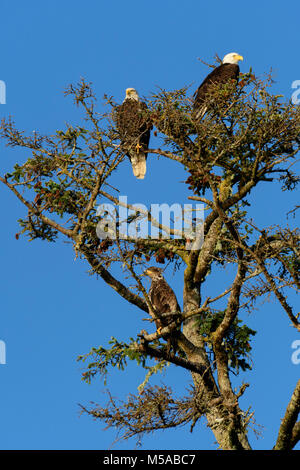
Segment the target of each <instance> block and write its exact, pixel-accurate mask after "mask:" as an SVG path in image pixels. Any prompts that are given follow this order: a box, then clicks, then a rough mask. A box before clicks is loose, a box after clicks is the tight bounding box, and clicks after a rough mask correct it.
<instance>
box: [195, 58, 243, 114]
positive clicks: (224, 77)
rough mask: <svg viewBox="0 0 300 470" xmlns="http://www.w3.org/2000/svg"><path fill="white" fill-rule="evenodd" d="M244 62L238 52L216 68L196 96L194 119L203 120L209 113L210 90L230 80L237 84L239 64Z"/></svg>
mask: <svg viewBox="0 0 300 470" xmlns="http://www.w3.org/2000/svg"><path fill="white" fill-rule="evenodd" d="M240 60H243V57H242V56H241V55H239V54H238V53H237V52H230V53H229V54H226V55H225V57H224V59H223V61H222V64H221V65H219V67H216V68H215V69H214V70H213V71H212V72H211V73H210V74H209V75H207V77H206V78H205V80H204V81H203V82H202V83H201V85H200V86H199V88H198V89H197V91H196V93H195V94H194V117H195V119H201V118H202V117H203V116H204V114H205V113H206V111H207V105H206V103H205V102H206V100H207V98H208V97H209V91H210V89H212V88H214V87H215V86H217V85H218V84H225V83H227V82H229V81H230V80H235V81H236V82H237V80H238V76H239V73H240V68H239V66H238V62H239V61H240Z"/></svg>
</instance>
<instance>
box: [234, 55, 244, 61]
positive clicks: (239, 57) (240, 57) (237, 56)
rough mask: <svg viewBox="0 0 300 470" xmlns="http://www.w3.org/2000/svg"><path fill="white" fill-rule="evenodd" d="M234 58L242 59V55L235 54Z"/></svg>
mask: <svg viewBox="0 0 300 470" xmlns="http://www.w3.org/2000/svg"><path fill="white" fill-rule="evenodd" d="M235 59H236V60H244V57H243V56H242V55H239V54H237V55H236V56H235Z"/></svg>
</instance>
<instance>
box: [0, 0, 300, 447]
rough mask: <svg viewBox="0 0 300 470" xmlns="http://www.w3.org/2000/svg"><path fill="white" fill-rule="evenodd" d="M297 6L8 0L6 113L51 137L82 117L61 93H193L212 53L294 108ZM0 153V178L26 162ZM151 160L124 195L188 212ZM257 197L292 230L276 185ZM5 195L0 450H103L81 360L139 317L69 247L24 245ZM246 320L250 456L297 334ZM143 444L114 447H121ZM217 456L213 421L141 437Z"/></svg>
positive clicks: (279, 393) (182, 378)
mask: <svg viewBox="0 0 300 470" xmlns="http://www.w3.org/2000/svg"><path fill="white" fill-rule="evenodd" d="M299 10H300V7H299V2H298V1H296V0H295V1H289V2H283V1H278V0H277V1H272V2H262V1H257V0H253V1H251V2H241V1H230V2H228V1H227V2H225V1H221V0H218V1H214V2H201V1H199V0H186V1H184V2H183V1H177V0H160V1H158V0H151V2H149V1H144V0H139V1H137V0H135V1H132V0H128V1H126V2H125V1H121V0H118V1H116V0H111V1H110V2H107V1H106V2H104V1H101V0H85V1H84V2H82V1H79V0H72V1H71V0H64V1H58V0H52V1H51V2H40V1H37V0H29V1H26V2H23V1H20V0H16V1H14V2H11V1H8V0H2V2H1V19H0V22H1V26H0V38H1V67H0V79H1V80H4V81H5V83H6V86H7V104H6V105H0V115H1V117H3V116H8V115H12V116H13V117H14V120H15V122H16V124H17V126H18V127H19V128H23V129H25V130H26V131H27V132H32V131H33V130H40V131H41V132H42V133H53V132H54V131H55V130H57V129H60V128H62V127H63V126H64V123H65V122H70V123H72V122H76V120H77V119H78V110H77V109H76V108H75V107H74V106H73V105H72V103H71V100H70V99H68V98H64V96H63V91H64V89H65V88H66V87H67V86H68V84H70V83H74V82H77V81H78V80H79V79H80V77H84V78H85V79H86V80H87V81H91V82H93V84H94V89H95V92H96V94H97V96H98V97H99V106H101V97H102V96H103V94H104V93H107V94H110V95H114V97H115V98H116V100H117V101H120V100H121V99H122V98H123V95H124V90H125V88H127V87H129V86H130V87H135V88H137V90H138V91H139V93H140V94H141V95H147V94H149V93H150V92H153V91H155V89H156V86H160V87H163V88H166V89H170V90H171V89H176V88H180V87H182V86H184V85H187V84H192V89H191V92H192V91H193V90H194V89H195V88H196V87H197V86H198V85H199V83H200V82H201V81H202V79H203V78H204V76H205V75H206V74H207V69H206V68H205V66H204V65H203V64H201V62H199V61H198V60H197V58H199V57H201V58H202V59H204V60H207V61H212V58H213V56H214V54H215V53H218V54H219V55H220V56H221V57H222V56H223V55H224V54H225V53H227V52H231V51H237V52H239V53H240V54H242V55H243V56H244V62H242V64H241V68H242V70H244V71H247V70H249V67H250V66H251V67H253V70H254V72H255V73H256V74H258V75H262V74H263V73H265V72H269V71H270V69H271V68H272V70H273V72H274V78H275V80H276V83H275V84H274V92H276V93H282V94H284V95H285V96H286V97H287V98H289V97H290V95H291V83H292V82H293V81H294V80H297V79H300V71H299V60H298V57H299V51H298V49H299V47H298V46H299V13H300V11H299ZM0 154H1V159H0V167H1V170H2V171H7V170H8V169H10V168H11V166H12V165H13V164H14V162H15V161H16V159H18V161H20V162H22V161H24V157H25V156H24V154H23V153H22V152H20V151H19V150H15V151H11V150H9V149H6V148H5V147H4V146H3V145H2V144H1V146H0ZM149 160H150V161H149V165H148V173H147V177H146V179H145V180H144V181H143V182H140V181H137V180H135V179H134V177H133V176H132V174H131V169H130V166H129V163H128V162H127V160H126V161H124V163H123V165H122V167H120V169H119V171H118V173H117V175H116V176H115V182H116V184H119V185H120V186H121V188H122V190H123V194H127V195H128V197H130V199H131V201H132V202H144V201H152V202H180V198H181V194H182V198H184V197H185V196H186V187H185V185H183V184H182V181H183V180H184V179H185V175H184V172H183V170H182V169H181V168H178V167H177V165H176V164H173V165H172V164H171V162H169V161H168V162H165V161H163V160H160V161H159V162H158V160H157V159H156V158H155V157H154V158H152V157H151V158H150V159H149ZM257 195H258V198H257V199H255V201H256V203H254V209H255V211H254V212H256V211H258V219H259V222H260V223H266V224H271V223H276V222H282V221H283V222H284V221H286V219H285V211H286V209H287V207H288V202H289V200H291V199H292V198H291V197H290V195H289V194H283V195H281V194H280V191H279V189H278V187H277V188H275V189H272V190H271V189H270V190H269V192H267V191H266V189H265V188H261V189H258V192H257ZM0 197H1V210H2V217H1V220H2V224H1V232H0V237H1V243H0V247H1V248H0V252H1V272H0V290H1V318H0V339H1V340H3V341H5V343H6V346H7V364H6V365H0V380H1V387H0V416H1V439H0V448H1V449H107V448H108V447H110V446H111V444H112V442H113V440H114V437H115V433H114V432H112V431H110V430H109V431H104V426H103V425H102V424H101V423H100V422H94V421H93V420H92V419H90V418H89V417H87V416H79V407H78V403H82V404H87V403H88V402H89V401H90V400H93V401H95V402H97V401H102V400H104V401H105V397H104V395H103V390H104V385H103V383H102V382H101V381H100V380H97V381H95V382H94V383H93V384H92V385H90V386H88V385H86V384H84V383H83V382H81V380H80V377H81V372H82V370H81V365H80V364H78V363H77V362H76V357H77V356H78V355H79V354H83V353H86V352H88V351H89V350H90V348H91V347H93V346H98V345H107V341H108V339H109V338H110V336H111V335H114V336H116V337H117V338H118V339H120V340H126V339H127V338H128V337H129V336H133V335H134V334H135V332H139V331H140V329H141V328H142V326H143V324H142V322H141V317H142V316H143V314H142V315H141V314H140V313H139V312H138V311H137V309H136V308H134V307H133V306H130V305H128V304H127V303H126V302H125V301H122V300H121V299H119V298H118V296H117V295H116V294H115V292H114V291H112V290H110V289H109V288H108V287H106V286H105V285H104V284H103V283H102V282H101V281H98V280H97V279H96V278H92V277H90V276H88V274H87V272H86V271H87V266H86V265H85V264H84V263H83V262H81V261H78V260H77V261H75V260H74V253H73V252H72V250H71V247H70V246H69V245H66V244H64V243H58V244H47V243H45V242H44V243H42V242H39V241H37V242H32V243H28V241H27V240H26V239H20V240H19V241H17V240H15V238H14V234H15V233H16V232H17V231H18V224H17V222H16V221H17V219H18V218H20V217H22V216H23V215H24V209H23V207H22V206H21V204H20V203H19V202H18V201H17V200H16V199H14V197H13V195H12V194H9V192H8V190H7V189H6V188H4V187H0ZM178 199H179V201H178ZM271 199H272V200H273V203H272V205H270V200H271ZM294 199H295V196H294ZM253 200H254V199H253ZM258 200H259V207H258V206H257V201H258ZM255 204H256V205H255ZM168 280H169V282H170V283H171V284H172V286H173V287H174V289H175V290H176V293H177V295H178V299H179V301H180V303H182V300H181V295H182V294H181V291H180V285H181V284H180V282H181V277H180V275H176V277H174V278H172V277H171V274H170V275H169V278H168ZM214 288H215V287H214V285H213V283H212V284H211V291H213V289H214ZM108 312H109V314H108ZM247 321H248V324H249V326H250V327H252V328H254V329H256V330H258V334H257V336H256V337H255V339H254V343H253V344H254V352H253V359H254V370H253V372H252V373H250V374H245V375H244V376H240V377H239V378H238V379H237V380H235V383H236V384H237V386H238V385H239V384H240V383H241V381H242V380H244V381H251V387H250V389H248V392H247V393H246V394H245V396H244V397H243V399H242V401H241V405H242V407H243V408H244V409H247V408H248V407H249V406H252V407H253V409H254V410H256V415H255V417H256V420H257V422H258V423H259V424H262V425H263V426H264V429H262V433H263V434H262V437H261V438H260V439H259V440H256V438H255V436H254V435H253V433H252V434H250V439H251V442H252V445H253V447H254V448H256V449H266V448H270V447H271V446H272V445H273V444H274V436H275V435H276V432H277V429H278V426H279V424H280V418H282V416H283V413H284V410H285V407H286V404H287V402H288V400H289V397H290V395H291V393H292V390H293V387H294V386H295V384H296V380H297V378H298V377H299V371H300V365H299V366H296V365H293V364H292V363H291V359H290V358H291V352H292V350H291V343H292V341H293V340H295V339H297V336H296V332H295V331H294V330H293V329H292V328H291V326H289V321H288V320H287V319H286V318H285V316H284V314H283V312H282V311H281V309H280V308H279V307H278V305H277V304H276V303H274V302H273V303H270V304H266V305H263V306H262V307H261V308H260V309H259V310H258V311H256V312H254V313H253V314H252V315H251V316H250V317H248V318H247ZM143 377H144V373H143V371H142V370H137V369H136V368H135V367H134V366H130V367H129V368H128V370H126V371H125V372H118V373H117V372H114V371H113V373H112V374H111V379H110V380H109V382H108V385H109V387H110V389H111V390H112V393H113V395H115V396H120V398H122V397H123V398H124V397H126V394H127V393H128V392H133V393H134V392H135V391H136V387H137V386H138V385H139V384H140V383H141V382H142V381H143ZM157 381H158V382H160V381H164V382H166V383H170V384H174V385H175V386H176V390H178V391H182V392H183V393H185V387H186V386H187V384H188V382H187V381H188V374H186V373H184V372H182V371H180V370H179V369H176V368H174V367H173V368H170V371H169V372H168V374H167V375H166V376H162V377H158V378H157ZM180 384H181V385H180ZM134 444H135V443H134V441H131V442H127V443H126V442H125V443H124V442H122V443H117V444H116V446H115V448H116V449H130V448H133V447H134ZM215 447H216V446H215V443H214V438H213V435H212V433H211V432H210V431H209V430H208V429H207V428H206V425H205V421H203V422H202V423H201V425H200V426H198V427H197V428H196V429H195V430H194V433H193V434H190V433H189V430H188V429H186V428H183V429H179V430H175V431H168V432H164V433H163V432H161V433H158V434H155V435H153V436H149V437H146V438H145V439H144V441H143V448H145V449H214V448H215Z"/></svg>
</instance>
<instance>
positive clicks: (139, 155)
mask: <svg viewBox="0 0 300 470" xmlns="http://www.w3.org/2000/svg"><path fill="white" fill-rule="evenodd" d="M115 120H116V126H117V129H118V132H119V135H120V140H121V147H122V149H123V151H125V152H126V155H127V156H128V157H129V159H130V161H131V165H132V170H133V174H134V175H135V176H136V177H137V178H139V179H143V178H144V176H145V173H146V158H147V153H145V150H148V147H149V140H150V132H151V129H152V123H151V120H150V117H149V112H148V108H147V105H146V104H145V103H143V102H141V101H139V100H137V99H132V98H126V99H125V100H124V102H123V103H122V104H121V105H120V106H118V107H117V108H116V119H115Z"/></svg>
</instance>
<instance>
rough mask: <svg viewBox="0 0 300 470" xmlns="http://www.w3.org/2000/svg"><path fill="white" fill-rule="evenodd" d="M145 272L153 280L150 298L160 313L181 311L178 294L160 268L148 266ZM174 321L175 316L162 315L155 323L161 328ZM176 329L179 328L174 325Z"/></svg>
mask: <svg viewBox="0 0 300 470" xmlns="http://www.w3.org/2000/svg"><path fill="white" fill-rule="evenodd" d="M145 274H146V275H147V276H149V277H150V278H151V280H152V283H151V287H150V290H149V298H150V300H151V303H152V305H153V306H154V307H155V309H156V310H157V312H158V313H159V314H165V313H169V312H170V313H175V312H180V311H181V310H180V306H179V304H178V302H177V298H176V295H175V294H174V292H173V290H172V289H171V287H170V286H169V284H168V283H167V282H166V280H165V279H164V278H163V276H162V273H161V269H160V268H155V267H152V268H148V269H146V271H145ZM173 321H174V317H173V318H172V317H171V316H170V317H166V318H164V317H161V318H158V317H156V318H155V324H156V328H157V329H161V328H163V327H165V326H168V325H169V324H170V323H172V322H173ZM174 329H177V328H176V326H174Z"/></svg>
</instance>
